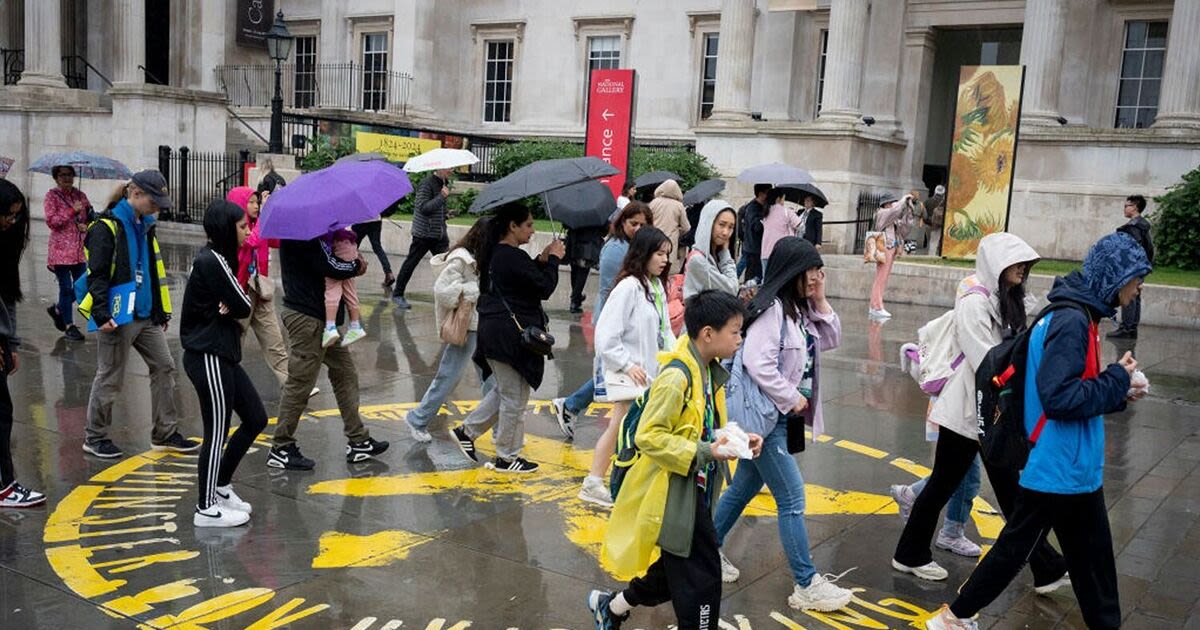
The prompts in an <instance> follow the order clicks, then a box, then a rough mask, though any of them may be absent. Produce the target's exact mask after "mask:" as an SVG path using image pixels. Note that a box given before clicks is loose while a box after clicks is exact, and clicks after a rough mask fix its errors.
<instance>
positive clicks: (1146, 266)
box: [1048, 232, 1151, 318]
mask: <svg viewBox="0 0 1200 630" xmlns="http://www.w3.org/2000/svg"><path fill="white" fill-rule="evenodd" d="M1150 271H1151V267H1150V261H1149V260H1147V259H1146V251H1145V250H1144V249H1142V246H1141V245H1139V244H1138V242H1137V241H1136V240H1134V239H1133V237H1132V236H1130V235H1128V234H1125V233H1124V232H1115V233H1113V234H1109V235H1108V236H1105V237H1104V238H1102V239H1100V240H1099V241H1097V242H1096V244H1095V245H1093V246H1092V249H1091V250H1089V251H1088V254H1087V258H1084V259H1083V269H1082V270H1080V271H1072V272H1071V273H1069V274H1067V276H1066V277H1062V278H1055V280H1054V288H1053V289H1051V290H1050V295H1049V296H1048V298H1049V300H1050V301H1051V302H1056V301H1059V300H1072V301H1075V302H1079V303H1081V304H1084V305H1086V306H1088V307H1089V308H1090V309H1091V310H1092V311H1093V312H1094V313H1096V314H1097V315H1099V316H1100V317H1102V318H1103V317H1112V316H1113V315H1114V314H1116V312H1117V309H1116V301H1117V293H1118V292H1119V291H1120V290H1121V287H1123V286H1125V284H1126V283H1128V282H1129V281H1130V280H1133V279H1134V278H1141V277H1145V276H1147V275H1149V273H1150Z"/></svg>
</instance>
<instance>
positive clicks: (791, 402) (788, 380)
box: [742, 300, 842, 436]
mask: <svg viewBox="0 0 1200 630" xmlns="http://www.w3.org/2000/svg"><path fill="white" fill-rule="evenodd" d="M783 317H784V315H783V304H782V303H781V302H780V301H779V300H775V303H774V304H772V305H771V308H769V309H767V310H766V311H764V312H763V314H762V315H760V316H759V317H758V319H756V320H754V323H753V324H751V325H750V329H749V330H747V331H746V342H745V343H746V346H745V349H743V350H742V362H743V363H744V365H745V366H746V372H747V373H748V374H749V375H750V378H751V379H753V380H754V382H755V383H757V384H758V386H759V388H760V389H762V391H763V393H764V394H766V395H767V398H770V399H771V402H773V403H775V408H776V409H778V410H779V412H780V413H783V414H786V413H787V412H789V411H791V410H792V409H793V408H794V407H795V406H796V403H798V402H800V390H799V384H800V379H801V377H803V376H804V365H805V364H806V363H808V348H807V347H806V346H805V344H804V335H803V334H802V333H801V332H800V326H798V325H797V324H796V322H792V321H790V320H789V322H788V325H787V326H783ZM780 328H783V339H780V337H779V331H780ZM805 329H806V330H808V333H809V334H810V335H816V337H817V357H816V359H815V360H814V361H813V396H812V400H810V401H808V409H807V411H806V412H805V414H804V415H805V418H804V420H805V424H808V425H810V426H812V430H813V435H814V436H817V435H821V434H822V433H824V432H825V420H824V418H823V416H822V415H821V394H820V388H819V384H820V382H821V352H822V351H825V350H833V349H834V348H836V347H838V346H839V345H841V343H842V321H841V319H840V318H838V315H837V313H836V312H833V313H829V314H822V313H818V312H817V311H816V309H814V308H813V307H812V303H811V302H810V303H809V308H808V309H807V322H806V324H805Z"/></svg>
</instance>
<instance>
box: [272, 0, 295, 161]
mask: <svg viewBox="0 0 1200 630" xmlns="http://www.w3.org/2000/svg"><path fill="white" fill-rule="evenodd" d="M291 52H292V34H291V33H289V32H288V30H287V25H285V24H284V23H283V11H279V12H278V13H276V14H275V23H274V24H272V25H271V30H270V31H267V54H268V55H269V56H270V57H271V60H272V61H274V62H275V96H273V97H272V98H271V142H270V146H269V147H268V148H267V152H268V153H273V154H280V153H283V94H282V91H283V88H282V85H281V82H280V81H281V79H280V74H281V73H282V70H283V68H282V64H283V62H284V61H287V58H288V55H290V54H291Z"/></svg>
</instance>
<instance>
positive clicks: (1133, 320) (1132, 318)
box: [1120, 294, 1142, 332]
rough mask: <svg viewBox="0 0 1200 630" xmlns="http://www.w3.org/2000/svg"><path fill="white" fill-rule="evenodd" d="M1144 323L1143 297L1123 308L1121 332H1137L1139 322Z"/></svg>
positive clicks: (1138, 297) (1139, 296) (1139, 295)
mask: <svg viewBox="0 0 1200 630" xmlns="http://www.w3.org/2000/svg"><path fill="white" fill-rule="evenodd" d="M1140 321H1142V296H1141V294H1138V296H1137V299H1136V300H1134V301H1132V302H1130V303H1129V304H1126V305H1125V306H1122V307H1121V326H1120V328H1121V330H1126V331H1130V332H1137V327H1138V322H1140Z"/></svg>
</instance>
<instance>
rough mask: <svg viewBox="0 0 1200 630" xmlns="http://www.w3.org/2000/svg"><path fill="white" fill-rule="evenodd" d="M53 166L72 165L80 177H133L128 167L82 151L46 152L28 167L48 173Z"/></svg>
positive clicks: (35, 171) (38, 171) (33, 170)
mask: <svg viewBox="0 0 1200 630" xmlns="http://www.w3.org/2000/svg"><path fill="white" fill-rule="evenodd" d="M55 166H73V167H75V172H76V173H77V174H78V175H79V176H80V177H85V178H87V179H129V178H131V177H133V173H132V172H130V170H129V167H127V166H125V165H124V164H122V163H120V162H118V161H116V160H114V159H112V158H107V157H104V156H103V155H96V154H94V153H87V152H84V151H68V152H66V153H48V154H46V155H43V156H42V157H40V158H38V159H37V161H35V162H34V163H33V165H32V166H30V167H29V170H30V171H32V172H34V173H45V174H47V175H49V174H50V171H51V169H53V168H54V167H55Z"/></svg>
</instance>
